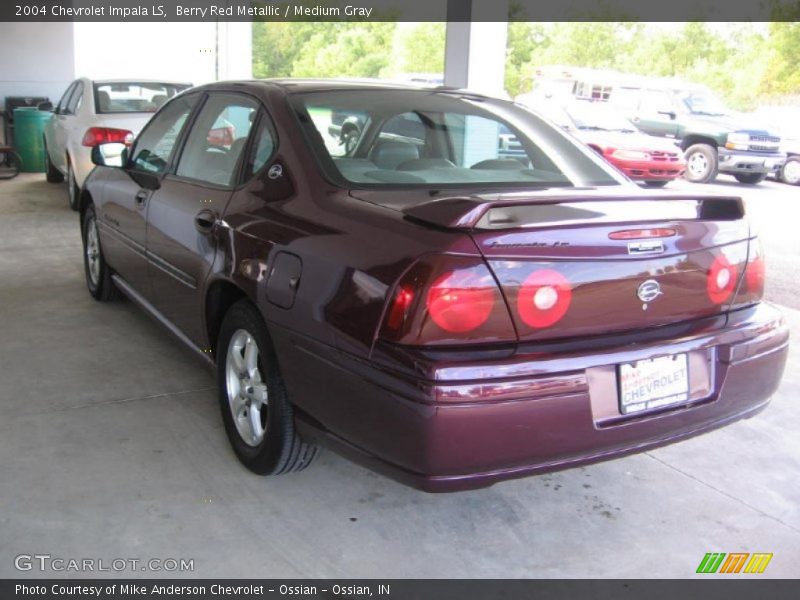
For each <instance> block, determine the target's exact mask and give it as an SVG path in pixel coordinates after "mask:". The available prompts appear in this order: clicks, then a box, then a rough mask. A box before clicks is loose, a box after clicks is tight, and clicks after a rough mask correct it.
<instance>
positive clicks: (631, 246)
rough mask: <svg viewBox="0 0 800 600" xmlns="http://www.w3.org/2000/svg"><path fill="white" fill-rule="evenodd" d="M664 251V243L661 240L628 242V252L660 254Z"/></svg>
mask: <svg viewBox="0 0 800 600" xmlns="http://www.w3.org/2000/svg"><path fill="white" fill-rule="evenodd" d="M663 251H664V243H663V242H662V241H661V240H647V241H644V242H629V243H628V254H658V253H660V252H663Z"/></svg>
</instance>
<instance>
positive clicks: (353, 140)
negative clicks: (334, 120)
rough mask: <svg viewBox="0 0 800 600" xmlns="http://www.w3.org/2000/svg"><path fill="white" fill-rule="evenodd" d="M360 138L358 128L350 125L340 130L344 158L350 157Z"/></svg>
mask: <svg viewBox="0 0 800 600" xmlns="http://www.w3.org/2000/svg"><path fill="white" fill-rule="evenodd" d="M360 137H361V133H360V132H359V131H358V127H356V126H355V125H351V126H349V127H346V128H345V129H343V130H342V137H341V142H342V145H343V146H344V153H345V155H346V156H350V155H351V154H352V153H353V150H355V149H356V146H358V139H359V138H360Z"/></svg>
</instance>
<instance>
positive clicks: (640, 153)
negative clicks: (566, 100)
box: [537, 101, 686, 187]
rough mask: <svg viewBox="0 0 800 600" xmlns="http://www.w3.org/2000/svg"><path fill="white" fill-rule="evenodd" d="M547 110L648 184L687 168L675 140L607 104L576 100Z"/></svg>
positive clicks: (663, 180) (668, 178)
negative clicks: (648, 129) (655, 133)
mask: <svg viewBox="0 0 800 600" xmlns="http://www.w3.org/2000/svg"><path fill="white" fill-rule="evenodd" d="M537 108H539V107H537ZM544 112H545V114H547V116H549V117H551V118H553V119H554V120H555V121H556V122H557V123H559V124H560V125H562V126H563V127H565V128H566V129H569V130H571V131H572V132H573V133H574V134H575V135H576V136H577V137H578V139H580V140H581V141H582V142H583V143H584V144H586V145H588V146H589V147H590V148H592V149H593V150H594V151H595V152H597V153H599V154H601V155H602V156H603V158H605V159H606V160H607V161H608V162H610V163H611V164H612V165H614V166H615V167H617V168H618V169H619V170H620V171H622V172H623V173H625V175H627V176H628V177H630V178H631V179H633V180H635V181H641V182H644V184H645V185H647V186H650V187H662V186H665V185H666V184H667V183H669V182H670V181H672V180H673V179H677V178H678V177H680V176H681V175H683V172H684V171H685V170H686V160H685V159H684V158H683V152H681V149H680V148H679V147H678V146H677V145H676V144H675V143H674V141H670V140H669V139H666V138H660V137H656V136H653V135H648V134H646V133H642V132H641V131H639V130H638V129H637V128H636V127H635V126H634V125H633V123H631V122H630V121H629V120H628V119H626V118H625V117H623V116H622V115H620V114H619V113H618V112H616V111H615V110H614V109H612V108H611V107H609V106H608V105H605V104H599V103H593V102H587V101H575V102H572V103H570V104H568V105H566V106H564V107H559V108H550V109H545V111H544Z"/></svg>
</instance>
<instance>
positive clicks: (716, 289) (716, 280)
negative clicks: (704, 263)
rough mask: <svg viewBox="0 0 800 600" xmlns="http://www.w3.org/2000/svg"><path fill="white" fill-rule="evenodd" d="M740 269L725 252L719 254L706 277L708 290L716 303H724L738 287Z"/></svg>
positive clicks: (711, 298)
mask: <svg viewBox="0 0 800 600" xmlns="http://www.w3.org/2000/svg"><path fill="white" fill-rule="evenodd" d="M738 275H739V273H738V270H737V269H736V266H735V265H732V264H731V263H730V261H729V260H728V258H727V257H726V256H725V255H724V254H718V255H717V257H716V258H715V259H714V262H713V263H711V268H710V269H709V270H708V275H707V277H706V292H707V293H708V297H709V299H710V300H711V301H712V302H713V303H714V304H724V303H725V302H726V301H727V300H729V299H730V297H731V295H732V294H733V290H735V289H736V283H737V279H738Z"/></svg>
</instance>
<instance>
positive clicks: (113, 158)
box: [92, 142, 128, 167]
mask: <svg viewBox="0 0 800 600" xmlns="http://www.w3.org/2000/svg"><path fill="white" fill-rule="evenodd" d="M92 162H93V163H94V164H96V165H98V166H100V167H124V166H125V165H126V164H128V147H127V146H126V145H125V144H121V143H119V142H109V143H108V144H98V145H97V146H94V147H93V148H92Z"/></svg>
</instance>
